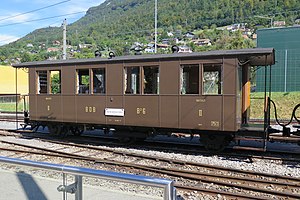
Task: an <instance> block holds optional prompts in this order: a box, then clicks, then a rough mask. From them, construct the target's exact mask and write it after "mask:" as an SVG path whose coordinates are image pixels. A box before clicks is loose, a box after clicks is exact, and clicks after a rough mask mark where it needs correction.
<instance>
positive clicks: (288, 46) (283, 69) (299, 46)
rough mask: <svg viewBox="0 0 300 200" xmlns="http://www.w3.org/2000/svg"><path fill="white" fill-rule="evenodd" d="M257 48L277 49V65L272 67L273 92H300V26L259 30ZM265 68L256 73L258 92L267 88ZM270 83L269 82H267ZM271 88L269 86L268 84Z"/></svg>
mask: <svg viewBox="0 0 300 200" xmlns="http://www.w3.org/2000/svg"><path fill="white" fill-rule="evenodd" d="M257 47H273V48H274V49H275V61H276V63H275V65H273V66H272V70H271V73H272V78H271V88H272V91H273V92H292V91H300V26H295V27H284V28H268V29H259V30H257ZM269 73H270V71H269V67H268V70H267V76H268V75H269ZM264 83H265V68H264V67H260V68H258V70H257V73H256V90H255V91H256V92H263V91H264V89H265V87H264ZM267 83H269V80H267ZM267 87H268V88H269V84H267Z"/></svg>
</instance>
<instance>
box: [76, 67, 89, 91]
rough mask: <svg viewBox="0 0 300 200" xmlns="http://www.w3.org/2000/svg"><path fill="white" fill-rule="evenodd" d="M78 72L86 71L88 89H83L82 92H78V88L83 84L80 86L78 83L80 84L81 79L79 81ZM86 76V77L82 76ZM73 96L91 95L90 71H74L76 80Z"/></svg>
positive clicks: (82, 69)
mask: <svg viewBox="0 0 300 200" xmlns="http://www.w3.org/2000/svg"><path fill="white" fill-rule="evenodd" d="M79 71H88V87H86V88H85V91H84V92H80V86H83V85H85V84H80V82H82V78H81V81H80V78H79ZM83 76H86V75H83ZM75 81H76V82H75V94H76V95H90V94H91V69H90V68H88V69H86V68H80V69H76V79H75Z"/></svg>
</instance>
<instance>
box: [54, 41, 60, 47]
mask: <svg viewBox="0 0 300 200" xmlns="http://www.w3.org/2000/svg"><path fill="white" fill-rule="evenodd" d="M60 44H61V43H60V41H58V40H54V41H52V45H53V46H60Z"/></svg>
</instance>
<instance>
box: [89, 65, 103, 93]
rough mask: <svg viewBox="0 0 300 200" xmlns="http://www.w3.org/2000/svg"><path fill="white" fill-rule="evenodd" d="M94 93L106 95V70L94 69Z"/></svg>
mask: <svg viewBox="0 0 300 200" xmlns="http://www.w3.org/2000/svg"><path fill="white" fill-rule="evenodd" d="M92 71H93V93H94V94H105V68H101V69H93V70H92Z"/></svg>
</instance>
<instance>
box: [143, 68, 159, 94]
mask: <svg viewBox="0 0 300 200" xmlns="http://www.w3.org/2000/svg"><path fill="white" fill-rule="evenodd" d="M143 71H144V74H143V75H144V77H143V93H144V94H159V68H158V67H157V66H151V67H148V66H147V67H146V66H145V67H143Z"/></svg>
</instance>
